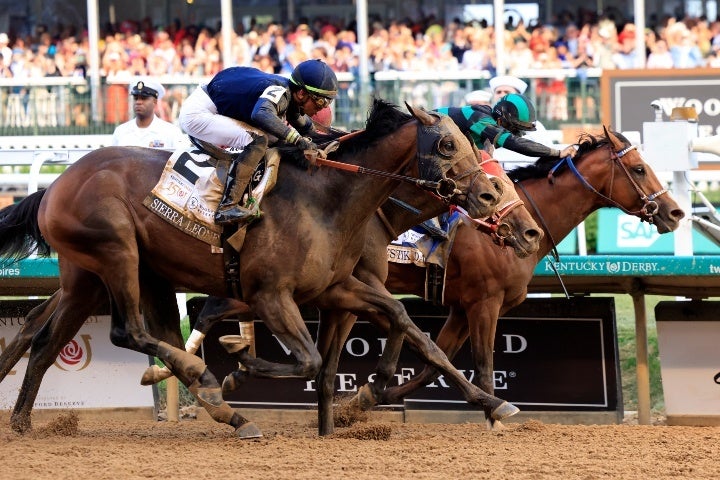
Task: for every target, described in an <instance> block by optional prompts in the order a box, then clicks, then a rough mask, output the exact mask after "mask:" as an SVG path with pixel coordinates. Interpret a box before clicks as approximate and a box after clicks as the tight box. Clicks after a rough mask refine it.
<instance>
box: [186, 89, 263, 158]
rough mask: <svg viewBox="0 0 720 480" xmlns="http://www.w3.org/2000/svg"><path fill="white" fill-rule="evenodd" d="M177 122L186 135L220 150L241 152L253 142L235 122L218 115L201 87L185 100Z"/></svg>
mask: <svg viewBox="0 0 720 480" xmlns="http://www.w3.org/2000/svg"><path fill="white" fill-rule="evenodd" d="M178 120H179V121H180V127H181V128H182V129H183V131H185V133H187V134H188V135H191V136H193V137H195V138H198V139H200V140H204V141H206V142H209V143H212V144H213V145H217V146H219V147H222V148H228V147H231V148H237V149H240V150H241V149H243V148H244V147H245V145H247V144H249V143H250V142H252V140H253V138H252V137H251V136H250V134H249V133H248V132H247V131H246V130H245V129H244V128H243V127H242V126H241V125H240V123H239V122H238V121H237V120H235V119H232V118H230V117H226V116H224V115H220V114H219V113H218V111H217V107H216V106H215V104H214V103H213V101H212V100H211V99H210V97H209V96H208V94H207V93H205V90H203V89H202V88H201V87H198V88H196V89H195V91H194V92H193V93H191V94H190V95H189V96H188V97H187V98H186V99H185V101H184V102H183V105H182V108H181V109H180V115H179V117H178Z"/></svg>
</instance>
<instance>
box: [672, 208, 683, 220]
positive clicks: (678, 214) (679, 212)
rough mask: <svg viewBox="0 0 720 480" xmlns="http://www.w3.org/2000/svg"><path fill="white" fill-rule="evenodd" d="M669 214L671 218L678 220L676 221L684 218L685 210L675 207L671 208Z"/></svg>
mask: <svg viewBox="0 0 720 480" xmlns="http://www.w3.org/2000/svg"><path fill="white" fill-rule="evenodd" d="M670 215H672V218H674V219H675V220H678V221H680V220H682V219H683V218H685V212H684V211H682V210H681V209H679V208H676V209H675V210H673V211H672V212H671V213H670Z"/></svg>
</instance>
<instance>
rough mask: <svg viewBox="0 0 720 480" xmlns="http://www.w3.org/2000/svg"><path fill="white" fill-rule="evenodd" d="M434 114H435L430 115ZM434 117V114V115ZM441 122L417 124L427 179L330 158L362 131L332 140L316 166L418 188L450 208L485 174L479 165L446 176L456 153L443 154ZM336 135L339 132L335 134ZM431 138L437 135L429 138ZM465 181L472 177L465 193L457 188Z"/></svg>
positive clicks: (420, 161)
mask: <svg viewBox="0 0 720 480" xmlns="http://www.w3.org/2000/svg"><path fill="white" fill-rule="evenodd" d="M431 113H432V112H431ZM433 115H434V114H433ZM440 123H441V122H436V123H435V124H433V125H423V124H422V122H418V134H417V154H416V158H417V161H418V165H419V168H420V174H421V176H422V177H425V178H417V177H413V176H409V175H401V174H397V173H391V172H385V171H382V170H375V169H372V168H366V167H361V166H359V165H351V164H348V163H344V162H338V161H335V160H330V159H328V158H327V154H329V153H331V152H333V151H335V150H337V148H338V147H339V145H340V143H342V142H344V141H347V140H349V139H350V138H352V137H355V136H357V135H358V134H359V133H361V132H362V131H363V130H357V131H354V132H351V133H347V134H345V135H342V136H340V137H338V138H337V139H335V140H333V141H332V142H328V143H326V144H323V145H322V147H323V149H322V152H323V153H324V155H321V156H318V157H317V159H316V160H315V162H316V163H317V165H321V166H326V167H331V168H335V169H338V170H345V171H348V172H354V173H360V174H365V175H375V176H378V177H384V178H391V179H393V180H399V181H401V182H404V183H410V184H412V185H415V186H417V187H419V188H421V189H422V190H425V191H428V192H430V193H431V194H433V195H434V196H436V197H437V198H438V199H440V200H442V201H443V202H444V203H446V204H450V203H451V202H452V200H453V199H455V198H456V197H457V198H463V197H464V198H467V197H468V195H469V192H470V191H472V187H473V185H474V184H475V182H476V181H477V179H478V177H479V176H480V174H481V173H483V170H482V168H481V167H480V165H476V166H473V167H471V168H469V169H468V170H466V171H464V172H461V173H459V174H458V175H455V176H454V177H452V178H450V177H448V176H447V172H448V171H449V170H450V169H451V168H452V163H451V162H450V161H449V160H450V159H451V158H452V157H453V152H444V151H443V148H442V146H441V144H442V140H443V138H444V135H443V134H442V132H441V131H440V125H439V124H440ZM334 131H335V132H336V133H337V132H339V131H338V130H334ZM428 134H434V135H432V138H429V137H431V135H428ZM437 157H440V158H442V159H444V160H445V161H443V162H441V168H438V165H437V162H436V161H435V159H436V158H437ZM433 177H434V178H438V177H439V178H440V179H439V180H427V179H426V178H433ZM466 177H472V179H471V180H470V183H469V184H468V187H467V188H466V189H465V190H461V189H459V188H458V186H457V183H458V182H459V181H461V180H463V179H464V178H466Z"/></svg>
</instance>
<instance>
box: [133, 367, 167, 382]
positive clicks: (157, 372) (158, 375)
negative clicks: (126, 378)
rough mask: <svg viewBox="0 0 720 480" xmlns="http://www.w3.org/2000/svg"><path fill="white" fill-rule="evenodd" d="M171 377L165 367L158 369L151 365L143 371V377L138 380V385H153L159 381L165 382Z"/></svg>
mask: <svg viewBox="0 0 720 480" xmlns="http://www.w3.org/2000/svg"><path fill="white" fill-rule="evenodd" d="M171 376H172V373H170V370H168V369H167V367H165V368H160V367H158V366H157V365H152V366H150V367H148V368H146V369H145V373H143V376H142V378H141V379H140V385H155V384H156V383H158V382H159V381H161V380H165V379H166V378H169V377H171Z"/></svg>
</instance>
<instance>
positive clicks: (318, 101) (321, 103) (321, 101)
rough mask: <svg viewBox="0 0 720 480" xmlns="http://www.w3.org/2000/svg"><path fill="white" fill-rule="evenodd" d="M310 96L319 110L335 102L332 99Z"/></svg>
mask: <svg viewBox="0 0 720 480" xmlns="http://www.w3.org/2000/svg"><path fill="white" fill-rule="evenodd" d="M309 95H310V99H311V100H312V101H313V103H314V104H315V106H316V107H318V108H319V109H323V108H325V107H327V106H328V105H330V104H331V103H332V101H333V99H332V98H328V97H321V96H319V95H313V94H312V93H310V94H309Z"/></svg>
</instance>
